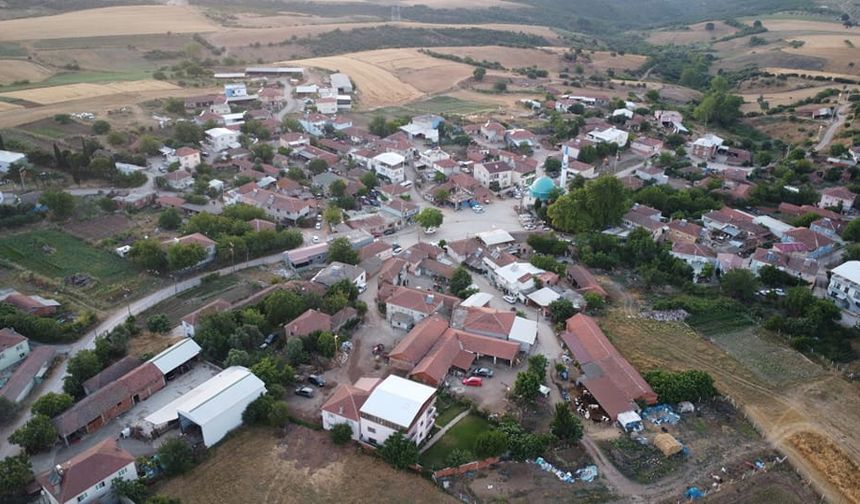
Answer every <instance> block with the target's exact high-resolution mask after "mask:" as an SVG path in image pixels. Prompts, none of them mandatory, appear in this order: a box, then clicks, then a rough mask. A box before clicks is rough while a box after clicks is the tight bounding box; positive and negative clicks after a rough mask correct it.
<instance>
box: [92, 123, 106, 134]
mask: <svg viewBox="0 0 860 504" xmlns="http://www.w3.org/2000/svg"><path fill="white" fill-rule="evenodd" d="M108 131H110V123H109V122H107V121H103V120H99V121H96V122H94V123H93V133H95V134H96V135H104V134H105V133H107V132H108Z"/></svg>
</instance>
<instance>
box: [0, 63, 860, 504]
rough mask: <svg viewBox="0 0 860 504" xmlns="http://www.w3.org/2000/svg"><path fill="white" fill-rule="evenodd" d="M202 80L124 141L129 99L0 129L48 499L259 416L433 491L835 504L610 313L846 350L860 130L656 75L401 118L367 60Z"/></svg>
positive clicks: (7, 452)
mask: <svg viewBox="0 0 860 504" xmlns="http://www.w3.org/2000/svg"><path fill="white" fill-rule="evenodd" d="M213 78H214V79H215V80H217V81H218V82H219V86H222V90H221V92H219V93H217V94H205V95H199V96H185V97H184V98H181V99H180V98H174V99H170V100H162V101H159V102H158V103H157V104H153V110H152V113H153V114H154V115H153V117H157V118H158V120H159V127H158V128H156V129H152V128H150V129H149V130H146V131H142V132H140V134H135V135H133V136H132V137H131V138H130V141H129V143H128V146H127V148H126V147H117V146H113V147H112V146H111V142H110V139H109V133H108V132H109V131H110V124H109V121H110V117H92V118H88V117H77V118H71V119H70V121H71V123H72V124H73V125H75V127H78V126H80V127H83V126H86V128H88V129H91V130H92V131H93V133H94V134H93V137H94V139H93V140H92V142H93V143H88V142H89V141H88V140H82V150H81V152H74V151H73V152H69V151H61V150H60V149H57V150H56V152H55V153H47V154H46V153H44V152H41V153H38V152H37V153H36V155H34V153H33V152H29V153H28V152H24V149H16V148H15V147H16V146H15V142H6V145H3V143H2V139H0V173H2V174H3V175H4V177H5V179H6V181H7V183H6V184H5V185H4V186H2V189H0V190H2V192H0V204H2V205H3V208H4V209H3V214H2V217H3V219H4V220H5V219H7V218H8V219H12V218H15V219H18V220H19V221H20V222H21V223H22V224H23V226H25V227H24V229H22V230H21V232H20V233H18V231H17V230H16V231H15V233H14V234H8V235H4V236H3V237H2V238H0V255H2V257H3V261H4V262H3V266H4V269H8V270H10V271H12V270H14V271H15V272H16V273H15V274H14V275H13V274H8V275H7V276H4V277H3V278H4V286H5V285H6V283H7V282H6V281H8V285H9V287H6V288H4V289H2V290H0V317H2V318H0V324H2V325H3V326H4V327H3V328H2V329H0V352H2V353H0V383H2V388H0V396H2V397H3V398H4V401H5V404H6V405H7V406H8V408H10V410H11V409H14V411H15V413H14V415H16V416H14V419H13V420H12V421H11V422H10V423H9V424H7V425H6V426H4V432H6V431H7V430H8V432H9V434H10V436H9V439H8V440H6V439H5V437H6V436H4V440H3V441H2V444H0V455H2V456H3V457H14V456H15V455H17V454H18V453H26V454H27V455H28V456H29V462H28V463H30V464H32V471H33V473H34V475H35V481H34V482H28V483H29V485H28V486H27V488H26V493H27V497H28V498H29V499H32V500H30V501H32V502H60V503H65V502H78V503H80V502H87V503H89V502H101V500H100V499H108V498H110V497H109V496H115V495H120V496H121V497H126V498H129V499H131V500H132V501H134V502H151V500H147V501H143V500H135V499H141V498H142V497H145V496H146V495H147V492H148V490H147V488H148V487H146V486H143V487H140V486H137V484H136V483H135V482H136V481H138V478H140V480H139V481H140V483H141V484H142V483H143V481H147V482H150V481H151V482H152V484H154V485H156V486H154V487H153V488H155V489H156V491H157V492H158V493H160V492H161V490H162V489H164V488H168V489H170V488H171V485H175V484H176V483H174V482H175V481H179V480H177V479H175V478H177V477H182V478H185V477H187V476H180V475H181V474H183V473H188V472H189V471H193V470H195V469H192V466H193V465H194V464H195V463H197V462H200V461H205V460H207V457H210V458H209V459H208V460H209V461H212V460H213V459H214V458H223V457H229V455H227V454H226V452H224V451H218V445H219V444H220V445H221V446H222V447H223V446H226V445H227V444H228V443H231V442H232V440H234V439H236V438H235V437H234V436H243V435H245V434H244V433H246V432H247V428H248V427H249V426H266V427H271V428H275V429H278V430H279V431H280V432H281V434H280V435H281V436H285V437H286V438H287V439H289V438H290V437H291V436H296V437H302V436H308V437H309V438H312V439H315V440H317V441H319V442H320V443H328V444H327V445H326V446H330V448H331V449H332V450H338V449H342V448H339V447H341V446H343V445H344V444H346V443H351V445H350V446H352V445H354V446H357V447H359V448H360V450H361V456H363V457H368V458H370V457H381V459H382V460H384V461H385V462H387V463H388V464H390V465H392V466H394V467H396V468H398V469H401V470H405V471H411V472H415V473H418V474H423V475H424V476H426V477H427V478H429V481H432V483H433V484H434V485H436V486H437V487H438V488H439V490H438V492H439V494H438V498H439V499H442V498H443V497H445V493H444V492H447V493H448V494H450V495H451V496H453V498H459V499H461V500H463V501H465V502H478V501H493V500H496V499H498V500H507V499H512V498H518V497H523V496H528V497H529V498H535V497H538V496H539V495H543V496H544V498H551V499H562V498H563V497H562V496H565V495H572V494H570V493H569V492H576V493H575V495H576V496H578V497H581V498H583V499H586V498H587V499H593V500H591V501H592V502H604V501H606V502H612V501H615V500H617V501H624V502H627V501H629V500H628V499H631V498H632V496H634V495H642V496H643V497H644V498H646V499H653V501H663V500H665V499H669V500H671V501H672V502H674V501H677V500H681V499H685V500H698V499H700V498H706V497H707V498H709V499H713V500H714V501H718V502H719V501H721V499H723V500H725V501H726V502H729V501H730V500H731V498H730V497H729V493H730V492H739V491H740V490H739V488H743V489H744V490H745V491H752V490H751V488H752V487H754V486H755V482H756V481H763V482H767V484H768V485H771V484H773V485H774V486H777V487H779V488H780V489H785V488H787V489H789V491H790V492H797V495H798V496H799V497H798V498H800V500H799V502H812V501H815V500H819V499H821V497H820V496H819V494H818V492H821V489H820V488H812V487H811V486H809V485H807V484H806V483H805V482H804V479H803V477H804V473H803V472H802V471H798V472H800V473H801V474H800V475H798V474H797V473H796V472H795V471H794V470H792V469H790V468H787V467H786V466H787V464H788V463H796V462H795V460H789V462H786V460H787V458H786V455H784V454H783V453H784V452H781V451H779V450H776V449H774V448H773V447H772V446H771V445H770V444H768V442H767V441H766V434H767V432H762V428H761V426H760V425H759V424H758V423H757V422H756V421H755V419H750V418H749V417H748V416H747V415H745V414H744V412H742V411H741V410H742V409H743V408H742V406H743V404H741V405H738V404H737V402H735V401H736V400H735V399H733V398H731V397H730V394H729V393H728V391H725V390H723V389H722V386H723V385H724V384H723V382H722V381H720V379H719V378H717V379H716V380H715V378H714V377H713V376H711V374H709V372H710V373H712V374H713V370H709V369H706V368H705V367H704V366H703V365H701V366H700V365H699V364H700V363H697V361H695V360H692V359H691V360H690V361H689V362H688V364H687V365H686V366H683V367H678V366H676V367H675V368H672V369H664V368H663V366H659V365H654V364H653V362H659V361H652V365H647V366H644V367H643V365H642V363H643V361H646V362H647V360H646V359H645V358H643V357H642V356H641V355H635V354H629V353H627V352H626V351H625V350H626V348H625V347H623V346H622V345H621V344H620V341H623V337H622V336H620V335H619V334H616V331H618V332H620V330H619V327H622V328H623V327H624V326H623V324H624V322H619V321H618V317H620V316H622V315H619V313H623V316H624V317H625V318H626V319H632V320H635V321H637V322H634V323H639V322H638V321H647V322H648V323H652V322H653V323H658V324H666V325H664V326H660V327H662V328H664V329H665V330H666V331H669V332H671V331H679V332H680V331H682V330H684V329H682V328H686V329H690V328H692V329H693V330H695V331H698V332H699V333H700V334H696V335H695V336H696V338H697V340H698V339H701V340H702V341H704V340H708V341H710V344H714V345H716V346H720V345H722V344H724V343H723V341H722V340H720V337H721V335H722V334H723V332H721V330H722V329H725V328H727V327H728V328H730V329H737V328H745V327H747V326H752V325H753V323H754V322H753V320H754V319H755V320H756V321H761V324H762V325H763V326H764V327H765V328H766V329H768V330H772V331H773V332H774V333H777V334H780V335H785V341H781V342H780V344H779V348H780V349H785V350H786V351H790V352H793V353H792V355H797V356H799V357H800V358H802V359H806V360H807V361H809V359H810V358H811V359H820V362H822V363H824V365H835V364H834V363H835V362H844V361H847V360H851V359H849V358H848V357H849V356H850V355H853V352H854V349H853V346H852V345H853V343H852V342H851V339H852V337H853V332H852V331H855V329H854V327H855V324H856V322H857V320H858V318H857V317H858V316H860V301H858V300H860V294H858V292H860V250H858V246H857V245H856V244H855V243H856V242H858V241H860V226H858V225H857V224H856V223H855V218H856V216H857V210H856V205H857V199H856V191H857V189H858V187H860V186H858V184H857V177H858V176H860V170H858V169H857V164H858V162H860V147H858V146H852V147H848V148H845V147H842V146H841V144H834V145H840V147H841V148H836V149H834V148H831V146H830V145H829V144H827V142H826V141H824V140H822V142H821V145H820V146H815V147H816V148H809V149H804V148H802V147H801V146H792V145H782V144H780V145H773V144H772V143H770V141H768V143H769V145H767V146H763V145H762V144H763V142H758V141H753V140H751V139H750V138H744V137H743V136H740V135H733V136H731V137H729V136H728V135H726V134H725V133H724V132H723V129H721V128H718V127H716V126H714V127H711V126H710V124H709V121H708V120H704V121H703V120H701V118H700V117H699V116H697V117H695V118H693V117H691V116H690V115H689V114H688V115H685V114H684V113H682V112H681V111H680V110H676V109H673V108H670V107H669V105H670V103H669V102H667V101H665V100H662V99H660V98H659V97H655V96H654V95H653V94H652V93H651V92H650V91H649V90H648V89H647V88H626V87H625V88H620V87H619V88H617V89H614V90H609V89H605V90H594V89H579V90H577V89H573V90H568V91H564V92H562V91H560V90H558V89H554V88H553V87H552V86H547V87H546V88H545V89H544V91H545V94H546V97H545V99H529V100H523V103H521V104H520V106H519V107H520V110H519V111H518V114H517V115H509V116H506V117H502V116H501V115H499V116H496V117H493V116H492V115H493V114H485V116H482V117H472V116H469V115H455V114H435V113H427V114H414V115H411V116H395V117H390V116H389V117H386V116H385V115H382V114H379V115H368V114H364V113H358V112H357V111H356V110H355V109H356V108H357V104H359V103H360V102H361V99H362V89H361V88H360V87H357V86H356V85H355V83H354V82H353V80H352V78H351V76H350V75H349V74H348V73H343V72H328V71H323V70H321V69H319V68H305V67H300V66H253V67H247V68H245V70H244V71H242V72H222V73H215V74H214V76H213ZM715 89H716V88H715ZM713 92H714V93H715V94H719V93H720V92H722V91H719V90H714V91H713ZM830 98H831V97H826V99H824V100H821V101H820V102H819V103H814V104H812V105H809V106H806V107H798V108H797V109H796V110H795V112H794V113H796V114H797V115H801V116H804V117H808V119H809V121H812V122H814V123H815V124H817V125H819V126H820V129H821V130H822V131H826V130H829V129H831V128H834V129H835V128H837V127H839V126H841V124H842V122H843V121H844V120H845V114H846V113H847V110H848V109H847V105H846V104H848V103H856V102H857V101H858V99H860V92H858V90H857V89H849V88H848V86H846V87H845V88H843V89H842V90H841V91H839V92H838V93H837V95H836V96H832V101H831V99H830ZM664 107H665V108H664ZM675 108H678V107H675ZM713 113H714V114H717V113H718V111H714V112H713ZM476 116H477V115H476ZM64 120H65V119H64ZM99 123H105V124H107V126H104V125H100V126H99ZM99 131H101V133H99ZM721 135H722V136H721ZM95 137H99V138H95ZM100 139H104V140H105V142H104V143H107V144H108V146H105V145H103V144H102V143H100ZM825 140H826V139H825ZM54 147H55V149H56V145H55V146H54ZM781 150H785V151H786V153H785V158H784V159H783V158H782V157H781V154H780V151H781ZM778 156H779V157H778ZM48 165H52V166H54V169H53V170H52V172H54V171H55V172H60V173H64V174H67V175H68V176H69V177H72V178H75V179H76V180H77V179H79V178H83V179H85V183H84V184H81V183H80V182H78V184H77V187H75V188H69V189H68V190H66V191H63V190H59V189H57V188H56V187H52V186H51V185H50V184H49V182H46V181H47V180H49V179H50V176H48V175H47V173H48V171H47V168H46V167H47V166H48ZM40 178H41V179H42V180H41V182H40ZM133 181H136V182H133ZM120 182H121V183H120ZM40 184H42V185H41V189H39V188H40ZM812 187H814V188H815V189H814V190H813V189H812ZM32 189H37V190H32ZM85 206H86V207H87V208H91V209H92V210H91V212H92V213H93V214H94V215H96V217H95V218H94V219H92V220H89V221H84V222H83V223H81V222H77V221H78V219H77V218H73V215H76V214H75V211H76V210H75V208H77V209H80V208H82V207H85ZM48 219H50V220H51V221H53V222H55V223H57V227H56V228H48V225H47V224H46V223H47V220H48ZM14 226H16V227H17V226H18V224H15V225H14ZM4 227H6V226H5V224H4ZM9 227H10V228H11V227H13V225H11V224H10V225H9ZM81 236H86V237H88V239H81ZM66 240H68V241H69V242H70V243H71V245H68V247H69V248H68V249H64V246H65V245H64V243H66ZM54 261H57V262H62V263H63V264H64V266H63V267H62V268H60V267H57V266H53V262H54ZM101 262H104V264H105V266H103V267H101V266H100V269H98V270H91V269H90V267H92V266H93V265H95V264H97V263H99V264H101ZM46 265H47V266H46ZM70 265H74V266H70ZM69 267H74V268H77V269H76V270H74V271H67V269H68V268H69ZM52 268H53V270H52ZM54 270H56V271H54ZM59 271H62V274H60V273H57V272H59ZM632 290H637V291H638V292H642V291H645V292H647V293H648V294H647V295H644V294H642V295H641V296H640V295H639V294H637V295H633V294H630V293H629V291H632ZM55 298H56V299H55ZM709 303H711V304H709ZM96 312H99V313H100V315H101V317H98V316H97V315H96ZM643 323H644V322H643ZM649 327H650V326H649ZM714 327H717V328H718V329H720V330H716V329H714ZM661 330H662V329H661ZM709 331H713V334H712V333H711V332H709ZM730 332H731V331H728V330H726V331H725V333H730ZM732 334H734V333H733V332H732ZM144 341H145V344H144V343H143V342H144ZM721 348H722V347H721ZM801 353H802V354H804V355H807V356H809V358H807V357H803V355H801ZM630 355H635V357H630ZM625 356H627V357H625ZM809 362H810V363H811V362H812V361H809ZM816 362H818V361H816ZM810 365H812V364H810ZM845 374H846V376H847V375H848V372H847V371H846V373H845ZM39 403H41V407H35V405H36V404H39ZM31 407H32V411H31ZM243 426H245V427H243ZM842 427H844V426H842ZM321 431H328V432H327V433H326V434H325V437H323V435H322V434H321ZM237 432H238V434H237ZM313 436H316V437H313ZM329 438H330V439H329ZM276 441H277V440H276V439H275V438H273V439H272V444H274V443H275V442H276ZM846 444H848V445H850V444H851V443H850V442H848V443H846ZM721 447H722V448H721ZM210 449H211V450H212V451H211V452H209V450H210ZM854 449H856V447H854V448H853V449H852V448H849V450H854ZM207 453H208V455H207ZM792 455H793V454H792ZM208 463H209V462H203V465H201V466H200V467H203V466H204V465H205V464H208ZM784 463H785V464H786V466H783V464H784ZM476 474H480V475H481V476H480V477H479V478H478V477H476V476H475V475H476ZM172 478H174V479H172ZM416 479H418V477H417V476H416ZM124 481H127V482H128V483H124ZM535 481H540V482H541V485H542V488H539V489H537V490H540V491H542V492H543V493H542V494H538V493H534V492H536V491H537V490H536V489H535V488H534V487H536V486H537V485H534V482H535ZM147 484H149V483H147ZM118 487H119V488H120V490H117V488H118ZM117 492H119V494H118V493H117ZM177 492H179V493H181V490H177ZM547 495H548V496H550V497H546V496H547ZM431 500H432V499H431ZM646 501H649V502H650V501H652V500H646ZM755 501H756V500H755V498H753V500H747V501H745V502H755Z"/></svg>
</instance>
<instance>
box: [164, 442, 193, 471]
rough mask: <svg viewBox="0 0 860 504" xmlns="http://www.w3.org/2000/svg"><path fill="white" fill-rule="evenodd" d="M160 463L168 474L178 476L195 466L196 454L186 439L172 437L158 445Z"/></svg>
mask: <svg viewBox="0 0 860 504" xmlns="http://www.w3.org/2000/svg"><path fill="white" fill-rule="evenodd" d="M158 463H159V465H161V468H162V469H163V470H164V473H165V474H166V475H167V476H176V475H179V474H183V473H186V472H188V471H189V470H191V468H192V467H194V454H193V453H192V451H191V447H190V446H188V443H187V442H186V441H185V440H184V439H180V438H170V439H168V440H167V441H165V442H164V443H162V444H161V446H159V447H158Z"/></svg>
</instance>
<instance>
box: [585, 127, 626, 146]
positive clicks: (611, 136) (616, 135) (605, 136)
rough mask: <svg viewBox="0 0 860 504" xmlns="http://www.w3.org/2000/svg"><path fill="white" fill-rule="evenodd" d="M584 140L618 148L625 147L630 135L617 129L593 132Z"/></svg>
mask: <svg viewBox="0 0 860 504" xmlns="http://www.w3.org/2000/svg"><path fill="white" fill-rule="evenodd" d="M586 138H587V139H588V140H590V141H592V142H595V143H607V144H609V143H614V144H615V145H617V146H619V147H624V146H625V145H627V140H628V139H629V138H630V134H629V133H627V132H626V131H624V130H620V129H618V128H614V127H613V128H608V129H605V130H602V131H601V130H594V131H592V132H590V133H588V134H587V135H586Z"/></svg>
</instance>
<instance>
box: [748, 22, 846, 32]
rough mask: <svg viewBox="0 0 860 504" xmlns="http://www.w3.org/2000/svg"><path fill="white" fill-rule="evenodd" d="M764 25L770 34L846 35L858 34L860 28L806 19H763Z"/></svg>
mask: <svg viewBox="0 0 860 504" xmlns="http://www.w3.org/2000/svg"><path fill="white" fill-rule="evenodd" d="M762 25H764V27H765V28H767V30H768V32H772V33H773V32H792V33H797V32H803V33H845V34H858V33H860V28H858V27H856V26H855V27H852V28H845V26H843V25H842V23H837V22H826V21H808V20H804V19H763V20H762Z"/></svg>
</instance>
